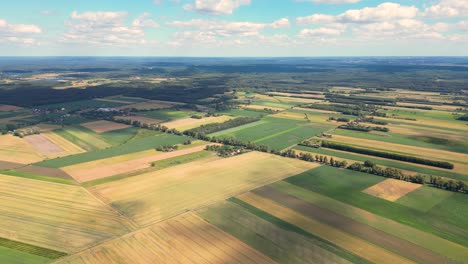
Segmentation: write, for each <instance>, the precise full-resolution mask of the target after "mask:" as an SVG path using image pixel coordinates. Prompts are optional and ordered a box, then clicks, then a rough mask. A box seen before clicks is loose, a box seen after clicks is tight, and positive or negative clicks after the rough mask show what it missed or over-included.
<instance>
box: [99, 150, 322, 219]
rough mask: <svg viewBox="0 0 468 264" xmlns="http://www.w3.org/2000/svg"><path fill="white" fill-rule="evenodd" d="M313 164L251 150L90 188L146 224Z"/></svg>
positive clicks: (212, 201) (290, 173) (277, 178)
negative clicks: (233, 155)
mask: <svg viewBox="0 0 468 264" xmlns="http://www.w3.org/2000/svg"><path fill="white" fill-rule="evenodd" d="M316 166H317V165H316V164H312V163H306V162H302V161H296V160H289V159H285V158H281V157H277V156H274V155H270V154H264V153H258V152H251V153H247V154H243V155H240V156H236V157H231V158H226V159H222V160H217V161H211V160H208V161H207V162H206V163H200V162H197V163H196V164H191V163H187V164H183V165H179V166H175V167H170V168H167V169H163V170H161V171H155V172H149V173H146V174H142V175H138V176H135V177H131V178H127V179H123V180H120V181H114V182H109V183H104V184H101V185H98V186H94V187H91V190H92V192H93V193H97V194H98V195H99V197H101V198H102V199H103V200H104V201H106V202H107V203H108V204H110V205H112V206H113V207H115V208H117V209H118V210H119V211H120V212H122V213H123V214H124V215H126V216H128V217H130V218H132V219H133V220H134V221H135V222H137V223H138V224H140V225H144V226H146V225H149V224H151V223H153V222H155V221H158V220H164V219H167V218H169V217H171V216H174V215H177V214H179V213H181V212H183V211H185V210H190V209H193V208H197V207H200V206H203V205H206V204H210V203H214V202H216V201H221V200H223V199H226V198H228V197H230V196H232V195H234V194H236V193H240V192H243V191H246V190H249V189H252V188H255V187H257V186H260V185H263V184H266V183H270V182H274V181H276V180H279V179H283V178H286V177H289V176H292V175H295V174H298V173H300V172H303V171H306V170H308V169H311V168H314V167H316ZM259 168H261V169H259Z"/></svg>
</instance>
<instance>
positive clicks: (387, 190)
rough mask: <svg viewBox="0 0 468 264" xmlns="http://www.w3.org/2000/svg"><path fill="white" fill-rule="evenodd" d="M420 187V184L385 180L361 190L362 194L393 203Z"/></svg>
mask: <svg viewBox="0 0 468 264" xmlns="http://www.w3.org/2000/svg"><path fill="white" fill-rule="evenodd" d="M420 187H422V185H421V184H416V183H411V182H406V181H401V180H395V179H387V180H385V181H382V182H379V183H377V184H376V185H373V186H371V187H369V188H367V189H365V190H363V192H364V193H367V194H370V195H373V196H376V197H379V198H382V199H385V200H388V201H391V202H394V201H396V200H398V199H400V198H401V197H403V196H405V195H406V194H408V193H411V192H412V191H414V190H416V189H418V188H420Z"/></svg>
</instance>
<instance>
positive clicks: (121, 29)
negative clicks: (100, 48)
mask: <svg viewBox="0 0 468 264" xmlns="http://www.w3.org/2000/svg"><path fill="white" fill-rule="evenodd" d="M149 16H150V15H149V14H147V13H144V14H142V15H140V16H138V17H137V18H136V19H135V20H133V21H132V23H131V24H130V25H127V24H126V21H127V18H128V14H127V12H84V13H78V12H76V11H73V12H72V13H71V15H70V19H69V20H68V21H66V22H65V25H66V26H67V27H68V30H67V31H66V32H65V33H64V34H63V37H62V39H61V41H62V42H65V43H83V44H90V45H104V46H106V45H110V46H126V45H128V44H145V43H147V40H146V39H145V28H149V27H151V28H155V27H158V26H159V25H158V24H157V23H156V22H155V21H153V20H151V19H148V17H149Z"/></svg>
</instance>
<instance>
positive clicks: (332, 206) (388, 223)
mask: <svg viewBox="0 0 468 264" xmlns="http://www.w3.org/2000/svg"><path fill="white" fill-rule="evenodd" d="M269 186H270V187H272V188H274V189H277V190H278V191H281V192H282V193H284V194H288V195H291V196H294V197H297V198H299V199H301V200H303V201H304V202H307V203H311V204H314V205H316V206H318V207H321V208H324V209H327V210H330V211H333V212H335V213H337V214H340V215H343V216H345V217H348V218H350V219H352V220H354V221H357V222H359V223H361V224H365V225H368V226H371V227H373V228H376V229H378V230H380V231H383V232H385V233H388V234H391V235H393V236H395V237H398V238H400V239H403V240H406V241H409V242H411V243H413V244H415V245H418V246H421V247H423V248H425V249H428V250H430V251H433V252H435V253H437V254H439V255H441V256H446V257H447V258H451V259H454V260H457V261H459V262H463V260H464V259H466V258H468V251H466V248H465V247H463V246H461V245H459V244H456V243H453V242H451V241H448V240H445V239H443V238H440V237H438V236H436V235H433V234H431V233H429V232H423V231H421V230H418V229H416V228H414V227H410V226H408V225H405V224H402V223H398V222H396V221H394V220H391V219H389V218H386V217H383V216H380V215H378V214H374V213H371V212H369V211H366V210H363V209H361V208H358V207H355V206H352V205H350V204H347V203H345V202H340V201H338V200H335V199H332V198H330V197H327V196H325V195H321V194H318V193H316V192H312V191H309V190H306V189H304V188H301V187H299V186H296V185H293V184H289V183H286V182H284V181H280V182H276V183H274V184H272V185H269ZM423 189H427V190H428V191H429V192H431V191H433V190H435V191H440V192H443V193H444V194H445V193H448V194H452V193H449V192H446V191H442V190H438V189H434V188H430V187H422V188H419V189H418V190H416V191H414V192H413V193H411V194H409V195H407V196H405V197H408V198H409V196H411V195H413V194H415V193H416V192H420V191H421V190H423ZM449 196H450V195H449ZM445 198H447V196H445ZM402 199H405V198H402ZM409 200H412V199H409ZM397 202H399V201H397ZM420 202H421V203H424V204H425V203H429V204H431V205H432V206H434V205H435V204H437V203H440V202H441V199H440V198H437V201H434V198H433V197H432V196H431V195H429V196H426V197H425V199H424V200H422V201H421V200H420Z"/></svg>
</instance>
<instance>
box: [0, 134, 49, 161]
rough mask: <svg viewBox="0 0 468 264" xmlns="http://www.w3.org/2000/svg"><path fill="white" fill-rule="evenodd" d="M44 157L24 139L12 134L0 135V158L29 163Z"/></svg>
mask: <svg viewBox="0 0 468 264" xmlns="http://www.w3.org/2000/svg"><path fill="white" fill-rule="evenodd" d="M44 158H45V156H44V155H42V154H41V153H40V152H39V151H37V150H36V149H35V148H34V147H33V146H32V145H31V144H29V143H28V142H26V140H24V139H22V138H19V137H15V136H13V135H1V136H0V160H2V161H8V162H16V163H21V164H29V163H34V162H38V161H41V160H43V159H44Z"/></svg>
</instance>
